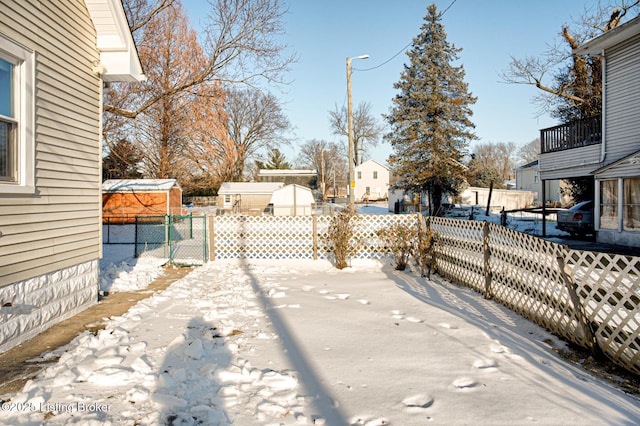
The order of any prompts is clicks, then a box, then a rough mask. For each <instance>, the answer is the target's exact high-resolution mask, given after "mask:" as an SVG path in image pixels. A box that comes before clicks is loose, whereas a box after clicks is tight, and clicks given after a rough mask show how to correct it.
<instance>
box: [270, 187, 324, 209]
mask: <svg viewBox="0 0 640 426" xmlns="http://www.w3.org/2000/svg"><path fill="white" fill-rule="evenodd" d="M314 203H315V200H314V198H313V193H312V192H311V190H310V189H309V188H307V187H306V186H300V185H295V184H294V185H286V186H283V187H282V188H280V189H276V190H275V191H273V194H272V195H271V201H270V202H269V209H270V211H271V213H273V215H274V216H309V215H311V214H312V213H313V205H314Z"/></svg>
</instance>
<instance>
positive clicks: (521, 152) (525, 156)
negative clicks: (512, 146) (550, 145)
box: [518, 138, 540, 164]
mask: <svg viewBox="0 0 640 426" xmlns="http://www.w3.org/2000/svg"><path fill="white" fill-rule="evenodd" d="M539 155H540V138H535V139H534V140H532V141H531V142H529V143H527V144H524V145H522V146H521V147H520V148H518V157H520V164H529V163H531V162H532V161H535V160H537V159H538V156H539Z"/></svg>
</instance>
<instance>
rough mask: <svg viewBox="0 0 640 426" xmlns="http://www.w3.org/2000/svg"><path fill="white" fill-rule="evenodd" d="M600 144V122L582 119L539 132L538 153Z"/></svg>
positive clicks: (598, 120) (596, 118) (599, 119)
mask: <svg viewBox="0 0 640 426" xmlns="http://www.w3.org/2000/svg"><path fill="white" fill-rule="evenodd" d="M601 142H602V120H601V118H600V117H599V116H598V117H592V118H583V119H580V120H575V121H572V122H571V123H567V124H561V125H559V126H555V127H549V128H548V129H542V130H540V152H541V153H543V154H544V153H547V152H557V151H564V150H566V149H572V148H579V147H581V146H588V145H596V144H599V143H601Z"/></svg>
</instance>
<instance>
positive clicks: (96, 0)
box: [85, 0, 147, 81]
mask: <svg viewBox="0 0 640 426" xmlns="http://www.w3.org/2000/svg"><path fill="white" fill-rule="evenodd" d="M85 4H86V5H87V10H88V11H89V15H90V16H91V20H92V21H93V25H94V27H95V29H96V33H97V43H96V44H97V48H98V50H99V51H100V64H99V65H98V64H96V68H95V72H96V73H98V74H100V75H101V76H102V79H103V80H104V81H145V80H146V79H147V78H146V76H145V75H144V74H143V72H142V65H141V64H140V58H139V57H138V52H137V50H136V46H135V43H134V41H133V37H132V35H131V30H130V29H129V24H128V22H127V17H126V15H125V13H124V8H123V7H122V2H121V0H85Z"/></svg>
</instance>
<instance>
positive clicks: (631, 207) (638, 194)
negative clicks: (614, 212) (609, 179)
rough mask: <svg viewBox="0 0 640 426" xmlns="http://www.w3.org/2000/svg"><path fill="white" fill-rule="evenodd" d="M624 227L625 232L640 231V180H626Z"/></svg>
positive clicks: (623, 209) (623, 208)
mask: <svg viewBox="0 0 640 426" xmlns="http://www.w3.org/2000/svg"><path fill="white" fill-rule="evenodd" d="M623 188H624V189H623V191H624V198H623V201H622V225H623V227H624V230H625V231H640V178H631V179H624V182H623Z"/></svg>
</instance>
